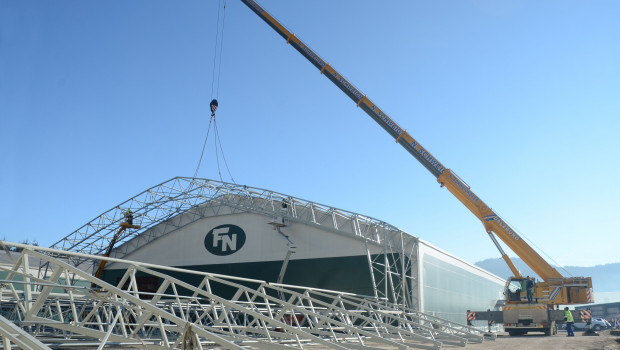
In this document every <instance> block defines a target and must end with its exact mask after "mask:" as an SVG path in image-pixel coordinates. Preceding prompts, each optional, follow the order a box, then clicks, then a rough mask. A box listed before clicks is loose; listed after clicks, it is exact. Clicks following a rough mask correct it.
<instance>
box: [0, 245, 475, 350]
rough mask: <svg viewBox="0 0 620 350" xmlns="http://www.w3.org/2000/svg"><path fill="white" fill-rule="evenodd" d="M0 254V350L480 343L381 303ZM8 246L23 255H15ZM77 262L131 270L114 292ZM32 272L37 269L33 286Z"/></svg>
mask: <svg viewBox="0 0 620 350" xmlns="http://www.w3.org/2000/svg"><path fill="white" fill-rule="evenodd" d="M0 245H1V246H2V248H3V249H4V250H5V252H6V254H8V255H9V257H10V259H11V261H12V262H13V263H12V265H11V266H6V267H0V270H3V271H5V273H6V274H7V276H6V277H5V279H4V280H3V281H2V284H1V285H0V302H1V307H0V312H1V316H2V317H1V318H0V331H2V334H3V345H4V348H5V349H8V348H10V343H11V342H13V343H15V344H17V345H18V346H20V347H22V348H33V349H47V348H51V347H63V348H68V347H72V346H73V347H84V346H88V345H90V346H93V347H94V346H97V347H98V349H103V348H104V347H107V346H133V347H143V348H147V349H176V348H182V349H194V348H199V349H205V348H214V347H215V348H225V349H291V348H295V349H303V348H309V347H312V348H314V347H317V346H319V347H321V348H334V349H379V348H381V349H406V348H410V347H412V348H420V349H440V348H441V346H442V344H452V345H458V346H465V345H466V344H467V343H468V342H481V341H482V340H483V335H482V334H481V333H480V332H479V331H478V330H477V329H474V328H472V327H468V326H465V325H460V324H456V323H453V322H449V321H447V320H442V319H440V318H437V317H432V316H429V315H424V314H421V313H419V312H416V311H415V310H409V309H403V308H402V306H401V305H397V304H394V303H390V302H389V301H388V300H386V299H385V298H383V299H381V298H369V297H364V296H359V295H354V294H350V293H343V292H338V291H328V290H319V289H314V288H304V287H300V286H288V285H282V284H273V283H266V282H264V281H258V280H249V279H242V278H238V277H232V276H223V275H216V274H209V273H205V272H198V271H192V270H183V269H178V268H173V267H166V266H158V265H153V264H146V263H139V262H133V261H128V260H122V259H115V258H105V257H99V256H92V255H87V254H83V253H75V252H66V251H59V250H55V249H50V248H42V247H35V246H28V245H23V244H16V243H7V242H0ZM11 246H12V247H16V248H18V249H19V250H21V252H20V253H19V255H17V253H14V252H12V251H11V250H10V249H8V248H9V247H11ZM16 255H17V256H16ZM38 259H40V260H41V261H44V262H46V264H43V265H41V264H39V263H38V262H36V261H37V260H38ZM75 259H104V260H107V261H108V262H115V263H119V264H122V265H123V266H126V267H127V270H126V273H125V274H124V276H123V277H122V278H121V280H120V281H119V282H118V284H117V285H111V284H109V283H106V282H104V281H102V280H99V279H97V278H95V277H94V276H92V275H91V274H90V273H88V272H86V271H83V270H81V269H79V268H77V267H75V266H74V265H73V264H72V263H70V262H71V261H75ZM33 264H36V265H38V266H39V268H41V269H42V270H41V271H39V272H38V275H37V276H36V277H35V276H34V274H33V273H32V270H33V269H35V270H36V269H37V267H36V266H32V265H33ZM173 272H174V273H178V272H181V273H187V274H193V275H195V276H199V277H200V281H201V282H200V283H198V284H197V285H190V284H188V283H186V282H183V281H181V280H178V279H176V278H173V277H171V276H170V275H169V273H173ZM137 275H140V276H144V275H147V276H153V277H156V278H157V279H158V280H159V282H160V283H159V288H158V290H157V291H156V292H155V293H145V292H140V291H139V290H138V282H137ZM217 286H226V287H227V288H228V289H229V290H232V291H233V293H232V297H222V296H219V295H217V294H215V293H214V292H213V290H217V289H218V288H217Z"/></svg>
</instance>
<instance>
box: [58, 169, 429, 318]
mask: <svg viewBox="0 0 620 350" xmlns="http://www.w3.org/2000/svg"><path fill="white" fill-rule="evenodd" d="M283 202H286V203H287V204H288V206H289V208H290V210H288V213H287V214H286V219H287V220H288V221H289V222H299V223H305V224H308V225H314V226H318V227H320V228H321V229H323V230H327V231H332V232H335V233H340V234H345V235H350V236H353V237H355V238H357V239H360V240H363V241H364V242H365V243H366V245H367V246H368V245H369V244H373V245H375V246H378V247H381V249H382V250H383V254H382V255H380V256H376V255H375V256H371V254H370V250H369V249H367V251H368V252H369V253H368V263H369V268H370V270H371V271H373V273H371V278H372V279H373V281H372V284H373V287H374V294H375V296H376V297H385V298H388V299H389V300H391V301H393V302H396V303H399V304H402V305H403V306H407V307H410V308H413V309H418V299H417V294H418V292H417V291H418V287H417V277H416V274H415V271H417V267H416V266H417V265H416V264H417V256H416V254H417V253H416V252H417V244H418V240H417V238H416V237H414V236H412V235H410V234H408V233H406V232H404V231H402V230H400V229H398V228H396V227H394V226H392V225H390V224H388V223H386V222H384V221H381V220H377V219H374V218H371V217H368V216H365V215H361V214H358V213H353V212H350V211H346V210H342V209H337V208H334V207H330V206H327V205H323V204H319V203H315V202H311V201H308V200H304V199H301V198H297V197H294V196H290V195H286V194H282V193H278V192H274V191H270V190H266V189H261V188H256V187H249V186H246V185H238V184H233V183H227V182H220V181H215V180H209V179H199V178H188V177H175V178H172V179H170V180H168V181H166V182H164V183H161V184H159V185H157V186H154V187H151V188H149V189H148V190H146V191H144V192H142V193H140V194H138V195H136V196H134V197H132V198H130V199H128V200H126V201H124V202H122V203H120V204H118V205H117V206H115V207H113V208H112V209H110V210H108V211H106V212H104V213H102V214H100V215H99V216H97V217H96V218H95V219H93V220H91V221H90V222H88V223H87V224H85V225H83V226H82V227H80V228H79V229H77V230H76V231H74V232H72V233H71V234H69V235H67V236H66V237H64V238H63V239H61V240H59V241H58V242H56V243H55V244H53V245H52V246H51V248H54V249H59V250H64V251H70V252H76V253H84V254H91V255H101V254H103V252H105V251H106V249H107V248H108V246H109V245H110V241H111V240H112V237H113V236H114V234H115V233H116V230H117V229H118V227H119V224H120V223H121V222H122V221H123V220H124V217H123V214H124V212H125V210H126V209H128V208H129V209H131V210H132V211H133V213H134V216H135V219H134V224H137V225H140V226H141V228H140V229H139V230H126V231H124V232H123V234H122V235H121V236H120V237H119V238H118V241H117V242H116V246H117V247H119V248H117V252H118V254H117V256H121V257H122V256H125V255H126V254H127V253H129V252H131V250H133V249H135V248H137V247H140V246H142V245H143V244H144V243H145V242H147V241H150V240H153V239H156V238H157V237H160V236H162V235H165V234H168V233H170V232H173V231H175V230H177V229H179V228H181V227H183V226H185V225H187V224H189V223H191V222H194V221H196V220H199V219H201V218H204V217H209V216H217V215H224V214H233V213H241V212H251V213H256V214H261V215H267V216H276V215H282V214H281V212H280V211H279V209H280V208H281V206H282V203H283ZM180 214H184V215H180ZM188 218H189V220H188ZM72 259H73V260H72V261H71V263H72V264H73V265H75V266H82V269H85V268H87V267H85V266H84V264H86V265H87V266H90V268H92V267H93V266H94V262H95V261H94V260H87V259H84V258H81V257H73V258H72ZM407 271H409V273H408V272H407ZM411 271H414V274H411Z"/></svg>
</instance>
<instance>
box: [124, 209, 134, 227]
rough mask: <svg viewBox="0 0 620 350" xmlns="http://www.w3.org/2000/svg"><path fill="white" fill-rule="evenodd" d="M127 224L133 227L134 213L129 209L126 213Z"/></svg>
mask: <svg viewBox="0 0 620 350" xmlns="http://www.w3.org/2000/svg"><path fill="white" fill-rule="evenodd" d="M125 222H126V223H128V224H129V225H133V212H132V211H131V209H129V208H128V209H127V210H126V211H125Z"/></svg>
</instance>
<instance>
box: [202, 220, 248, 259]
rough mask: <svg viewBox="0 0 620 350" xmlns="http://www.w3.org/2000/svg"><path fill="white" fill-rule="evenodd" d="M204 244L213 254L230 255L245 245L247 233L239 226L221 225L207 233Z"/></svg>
mask: <svg viewBox="0 0 620 350" xmlns="http://www.w3.org/2000/svg"><path fill="white" fill-rule="evenodd" d="M204 244H205V248H207V250H208V251H209V252H210V253H211V254H214V255H219V256H224V255H230V254H233V253H235V252H237V251H239V249H241V248H242V247H243V245H244V244H245V232H243V230H242V229H241V227H239V226H235V225H229V224H227V225H220V226H217V227H214V228H213V229H212V230H211V231H209V232H208V233H207V236H206V237H205V242H204Z"/></svg>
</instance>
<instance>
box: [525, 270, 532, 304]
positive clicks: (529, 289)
mask: <svg viewBox="0 0 620 350" xmlns="http://www.w3.org/2000/svg"><path fill="white" fill-rule="evenodd" d="M525 288H526V290H527V302H528V303H531V302H532V288H534V279H533V278H531V277H530V276H527V280H526V281H525Z"/></svg>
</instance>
